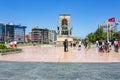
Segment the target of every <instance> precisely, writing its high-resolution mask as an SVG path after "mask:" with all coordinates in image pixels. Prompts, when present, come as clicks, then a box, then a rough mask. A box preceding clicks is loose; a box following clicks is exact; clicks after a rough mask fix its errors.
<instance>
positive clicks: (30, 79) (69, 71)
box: [0, 61, 120, 80]
mask: <svg viewBox="0 0 120 80" xmlns="http://www.w3.org/2000/svg"><path fill="white" fill-rule="evenodd" d="M0 80H120V63H62V62H61V63H56V62H54V63H52V62H6V61H0Z"/></svg>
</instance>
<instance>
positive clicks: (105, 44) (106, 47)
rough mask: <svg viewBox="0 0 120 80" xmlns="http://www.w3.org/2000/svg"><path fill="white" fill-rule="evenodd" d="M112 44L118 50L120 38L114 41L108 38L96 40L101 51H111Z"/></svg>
mask: <svg viewBox="0 0 120 80" xmlns="http://www.w3.org/2000/svg"><path fill="white" fill-rule="evenodd" d="M112 45H113V46H114V51H115V52H118V49H119V47H120V40H117V39H115V41H114V42H113V43H112V42H110V41H107V40H99V41H96V47H98V51H99V52H110V51H111V50H112V49H111V47H112Z"/></svg>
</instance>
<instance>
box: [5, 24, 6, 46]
mask: <svg viewBox="0 0 120 80" xmlns="http://www.w3.org/2000/svg"><path fill="white" fill-rule="evenodd" d="M5 44H6V24H5Z"/></svg>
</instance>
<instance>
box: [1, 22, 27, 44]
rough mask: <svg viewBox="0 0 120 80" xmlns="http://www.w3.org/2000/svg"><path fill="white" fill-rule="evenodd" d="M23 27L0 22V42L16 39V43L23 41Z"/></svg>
mask: <svg viewBox="0 0 120 80" xmlns="http://www.w3.org/2000/svg"><path fill="white" fill-rule="evenodd" d="M25 29H26V26H21V25H14V24H13V23H9V24H3V23H0V42H1V43H5V42H7V43H9V42H10V41H17V42H18V43H19V42H20V43H24V42H25Z"/></svg>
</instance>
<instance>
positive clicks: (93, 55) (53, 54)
mask: <svg viewBox="0 0 120 80" xmlns="http://www.w3.org/2000/svg"><path fill="white" fill-rule="evenodd" d="M20 48H22V49H23V51H22V52H21V53H15V54H7V55H0V60H3V61H20V62H21V61H27V62H29V61H30V62H31V61H32V62H120V52H118V53H116V52H114V51H113V49H112V50H111V52H110V53H99V52H98V49H97V48H96V47H92V48H90V49H88V50H86V49H85V48H84V46H82V48H81V50H78V48H70V47H69V52H64V49H63V47H55V46H52V45H51V46H50V45H49V46H23V47H20Z"/></svg>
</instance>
